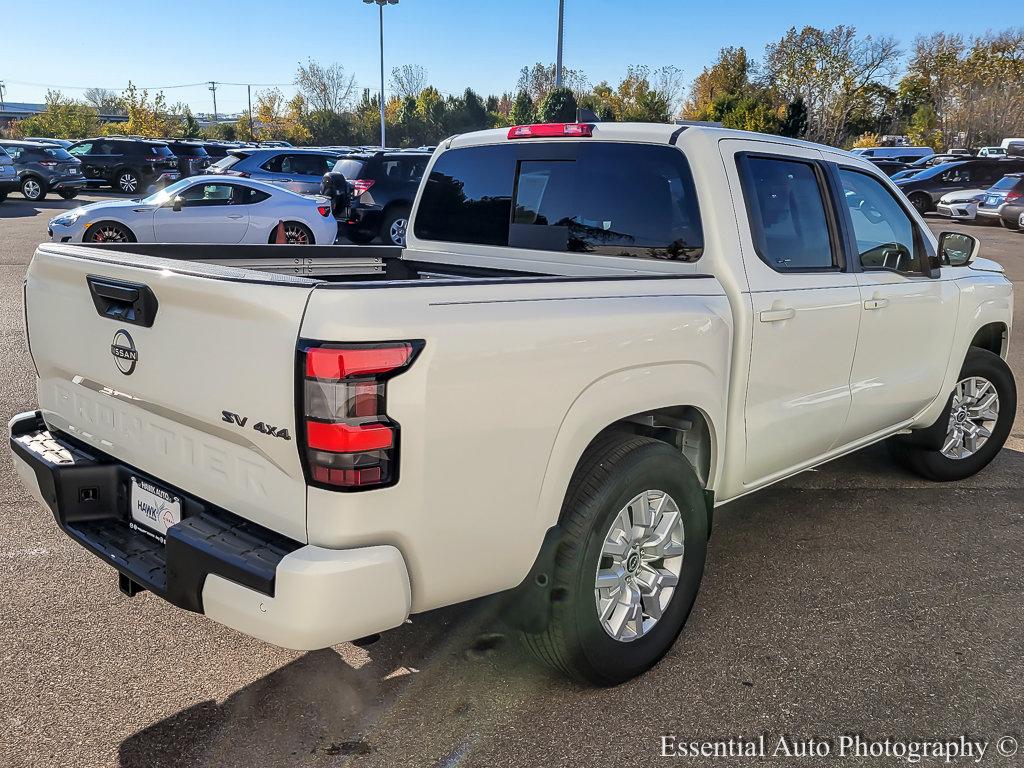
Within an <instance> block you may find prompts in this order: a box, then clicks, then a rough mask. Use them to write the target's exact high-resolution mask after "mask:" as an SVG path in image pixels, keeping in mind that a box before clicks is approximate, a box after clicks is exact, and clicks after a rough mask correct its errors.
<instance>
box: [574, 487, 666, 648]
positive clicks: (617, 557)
mask: <svg viewBox="0 0 1024 768" xmlns="http://www.w3.org/2000/svg"><path fill="white" fill-rule="evenodd" d="M684 533H685V532H684V530H683V517H682V514H681V513H680V511H679V505H678V504H677V503H676V501H675V499H673V498H672V497H671V496H669V495H668V494H667V493H665V492H664V491H658V490H647V491H644V492H643V493H639V494H637V495H636V496H634V497H633V498H632V499H631V500H630V501H629V503H628V504H626V506H624V507H623V508H622V509H620V510H619V512H618V514H617V515H616V516H615V518H614V519H613V520H612V524H611V527H610V528H609V529H608V531H607V533H606V534H605V537H604V543H603V544H602V546H601V556H600V560H599V561H598V565H597V574H596V577H595V584H594V599H595V601H596V604H597V614H598V618H599V619H600V621H601V626H602V627H603V628H604V631H605V632H606V633H608V635H609V636H610V637H611V638H613V639H614V640H618V641H619V642H623V643H628V642H631V641H633V640H636V639H637V638H639V637H643V636H644V635H646V634H647V633H648V632H650V631H651V630H652V629H653V628H654V626H655V625H656V624H657V623H658V621H659V620H660V619H661V617H662V614H663V613H664V611H665V609H666V608H668V605H669V603H670V602H671V601H672V595H673V594H674V593H675V590H676V585H677V584H678V583H679V574H680V573H681V572H682V566H683V550H684V544H683V542H684Z"/></svg>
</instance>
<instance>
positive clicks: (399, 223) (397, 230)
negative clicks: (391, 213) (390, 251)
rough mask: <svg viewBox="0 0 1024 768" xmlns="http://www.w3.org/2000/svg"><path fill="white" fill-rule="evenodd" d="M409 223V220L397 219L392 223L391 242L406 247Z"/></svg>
mask: <svg viewBox="0 0 1024 768" xmlns="http://www.w3.org/2000/svg"><path fill="white" fill-rule="evenodd" d="M408 226H409V222H408V220H407V219H395V220H394V221H393V222H391V230H390V235H391V242H392V243H394V244H395V245H400V246H402V247H403V248H404V247H405V230H406V229H407V228H408Z"/></svg>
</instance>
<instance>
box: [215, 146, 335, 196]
mask: <svg viewBox="0 0 1024 768" xmlns="http://www.w3.org/2000/svg"><path fill="white" fill-rule="evenodd" d="M345 154H346V153H345V152H343V151H334V150H328V149H295V148H293V147H282V148H273V149H260V148H256V147H253V148H251V149H250V148H247V147H246V148H241V149H233V150H231V151H230V152H229V153H228V154H227V155H225V156H224V157H223V158H221V159H220V160H218V161H217V162H216V163H214V164H213V165H211V166H210V167H209V168H207V169H206V172H207V173H217V174H226V175H228V176H242V177H244V178H247V179H259V180H260V181H266V182H269V183H270V184H276V185H278V186H281V187H284V188H285V189H290V190H292V191H293V192H298V193H300V194H303V195H311V194H316V193H318V192H319V191H320V181H321V179H323V177H324V174H325V173H327V172H328V171H330V170H331V169H332V168H334V163H335V162H337V160H338V158H339V157H342V156H344V155H345Z"/></svg>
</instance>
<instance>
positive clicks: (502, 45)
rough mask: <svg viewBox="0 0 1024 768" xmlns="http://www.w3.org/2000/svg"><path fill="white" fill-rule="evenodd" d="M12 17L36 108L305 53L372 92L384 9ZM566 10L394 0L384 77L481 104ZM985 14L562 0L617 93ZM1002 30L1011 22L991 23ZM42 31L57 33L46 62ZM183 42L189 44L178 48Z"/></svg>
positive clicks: (569, 52)
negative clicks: (739, 49)
mask: <svg viewBox="0 0 1024 768" xmlns="http://www.w3.org/2000/svg"><path fill="white" fill-rule="evenodd" d="M5 6H6V8H5V10H4V15H3V18H4V22H3V29H4V30H5V34H4V37H3V43H2V45H0V80H4V81H6V83H7V90H6V98H7V99H8V100H10V101H41V100H42V97H43V95H44V94H45V92H46V87H45V86H46V85H63V86H81V87H88V86H101V87H110V88H116V89H120V88H123V87H124V86H125V85H126V84H127V81H128V79H129V78H130V79H132V80H133V81H135V83H136V84H138V85H140V86H166V85H174V84H180V83H196V82H199V81H205V80H218V81H222V82H230V83H246V82H252V83H287V82H290V81H291V80H292V78H293V76H294V72H295V68H296V65H297V63H298V62H299V61H303V60H305V59H307V58H310V57H313V58H315V59H318V60H320V61H321V62H324V63H331V62H338V63H340V64H342V65H344V66H345V68H346V69H347V70H348V71H349V72H350V73H352V74H354V75H355V76H356V80H357V81H358V83H359V85H360V86H362V87H373V88H376V87H379V86H378V83H379V77H380V75H379V58H378V56H379V54H378V47H377V45H378V43H377V34H378V32H377V10H376V6H368V5H364V3H363V2H362V1H361V0H318V1H317V2H309V1H308V0H290V1H289V2H280V1H279V0H277V1H275V0H247V2H235V0H217V2H209V0H205V1H200V0H176V1H175V2H173V3H153V2H141V3H140V2H138V0H132V1H131V2H128V1H127V0H93V1H92V2H72V1H71V0H48V2H47V3H46V4H45V6H44V7H40V6H39V5H37V4H35V3H29V2H25V1H24V0H17V1H15V2H9V3H5ZM557 9H558V2H557V0H500V2H496V1H495V0H473V1H471V0H401V2H400V3H399V5H397V6H389V7H387V8H385V10H384V15H385V56H386V66H387V69H388V72H390V70H391V67H392V66H397V65H401V64H420V65H422V66H424V67H425V68H426V69H427V71H428V74H429V76H430V79H431V81H432V82H433V83H434V84H435V85H436V86H437V87H438V88H439V89H440V90H441V91H443V92H461V91H462V89H463V88H465V86H466V85H471V86H472V87H473V88H475V89H476V90H477V91H479V92H481V93H483V94H485V95H486V94H487V93H500V92H501V91H503V90H512V89H513V88H514V86H515V82H516V79H517V76H518V71H519V69H520V68H521V67H522V66H523V65H525V64H531V63H533V62H535V61H548V62H550V61H553V60H554V58H555V26H556V20H557V15H558V10H557ZM58 17H62V18H64V19H66V20H67V21H66V23H63V24H58V23H57V21H56V19H57V18H58ZM992 17H993V14H987V13H979V12H974V11H967V12H965V11H964V7H963V4H962V3H953V2H947V0H928V2H925V1H924V0H901V1H900V2H898V3H891V4H889V5H886V6H884V8H882V7H873V6H871V5H870V4H866V3H864V2H863V0H857V1H856V2H854V1H853V0H814V1H813V2H812V1H810V0H796V1H795V2H785V1H783V2H774V3H773V2H764V1H763V0H760V1H759V0H731V1H730V2H707V1H704V2H694V1H692V0H691V1H690V2H682V0H639V1H638V2H627V1H626V0H618V1H617V2H614V1H613V0H566V39H565V61H566V66H571V67H574V68H580V69H582V70H583V71H584V72H585V73H586V74H587V76H588V77H589V79H590V80H591V81H592V82H594V83H597V82H599V81H600V80H602V79H607V80H609V81H610V82H613V83H615V82H617V80H618V79H619V78H620V76H621V75H622V73H623V72H624V70H625V68H626V66H627V65H628V64H647V65H650V66H651V67H659V66H662V65H665V64H674V65H675V66H677V67H680V68H681V69H682V70H683V72H684V76H685V77H686V79H687V81H689V80H690V79H692V78H693V77H694V76H696V75H697V74H699V73H700V70H701V68H702V67H703V66H705V65H706V64H707V63H709V62H710V61H711V60H712V59H713V58H714V56H715V55H716V53H717V51H718V49H719V48H720V47H722V46H726V45H736V46H739V45H743V46H746V47H747V49H748V51H750V52H751V53H752V54H753V55H754V56H757V57H760V55H761V53H762V52H763V50H764V46H765V44H766V43H768V42H771V41H773V40H776V39H778V38H779V37H781V36H782V34H783V33H784V32H785V31H786V29H787V28H788V27H790V26H798V27H799V26H803V25H805V24H812V25H815V26H833V25H835V24H840V23H842V24H851V25H853V26H856V27H857V28H858V30H859V31H861V32H862V33H865V34H868V33H870V34H876V35H878V34H892V35H895V36H896V37H897V38H898V39H899V40H900V41H901V43H902V44H903V48H904V50H907V49H909V46H910V43H911V41H912V40H913V38H914V36H915V35H918V34H923V33H928V32H933V31H937V30H940V29H944V30H947V31H957V32H961V33H964V34H968V35H969V34H977V33H981V32H984V31H985V30H986V28H988V27H991V26H992V23H991V19H992ZM101 19H106V20H107V21H106V22H102V21H101ZM1004 26H1011V22H1010V21H1008V22H1007V23H1006V24H997V25H996V28H1001V27H1004ZM19 29H31V30H34V31H33V32H32V33H31V34H24V35H23V34H18V32H17V30H19ZM41 29H42V30H43V31H46V35H45V37H46V38H49V37H50V36H51V35H52V39H51V40H49V42H50V43H52V45H50V46H48V48H49V50H48V51H47V52H45V53H44V52H42V51H41V49H40V43H41V42H42V41H43V39H44V38H43V37H41V36H40V34H41V32H40V30H41ZM76 29H77V30H80V31H76ZM190 34H192V35H194V36H195V38H196V39H195V42H192V43H185V42H183V41H184V40H185V39H187V37H188V36H189V35H190ZM25 62H31V65H26V64H25ZM64 90H65V92H66V93H67V94H68V95H77V94H80V93H81V91H80V90H73V89H70V88H66V89H64ZM282 90H284V91H286V92H289V91H290V90H291V89H290V87H288V86H286V87H284V88H282ZM165 95H166V97H167V100H168V102H170V103H174V102H176V101H184V102H186V103H188V104H190V105H191V106H192V107H193V109H196V110H201V111H210V109H211V101H210V93H209V92H208V90H207V89H206V87H205V86H195V87H190V88H175V89H168V90H166V91H165ZM217 104H218V108H219V111H221V112H236V111H239V110H240V109H243V108H244V106H245V88H244V86H241V87H240V86H228V85H224V86H221V87H220V88H219V89H218V92H217Z"/></svg>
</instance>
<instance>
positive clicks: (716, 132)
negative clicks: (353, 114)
mask: <svg viewBox="0 0 1024 768" xmlns="http://www.w3.org/2000/svg"><path fill="white" fill-rule="evenodd" d="M588 125H592V126H593V134H592V136H590V137H574V136H564V137H563V136H560V137H557V138H532V139H510V138H509V129H508V128H493V129H490V130H486V131H475V132H473V133H464V134H460V135H458V136H453V137H452V138H450V139H448V140H447V141H444V142H441V148H443V149H452V148H455V147H473V146H481V145H486V144H503V143H505V142H510V141H566V140H579V141H587V140H593V139H600V140H602V141H622V142H644V143H653V144H669V143H672V142H673V137H674V136H676V135H677V134H680V135H681V134H683V133H684V132H685V133H686V134H689V135H691V136H692V135H696V134H699V135H701V136H703V137H707V138H709V139H712V140H717V139H748V140H750V139H753V140H758V139H762V140H766V141H771V142H774V143H776V144H788V145H791V146H797V147H809V148H814V149H827V150H828V151H830V152H843V151H844V150H842V149H838V148H837V147H829V146H826V145H822V144H814V143H812V142H809V141H803V140H802V139H791V138H788V137H785V136H776V135H774V134H766V133H754V132H753V131H741V130H736V129H734V128H719V127H717V126H709V125H673V124H670V123H600V122H599V123H588Z"/></svg>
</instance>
